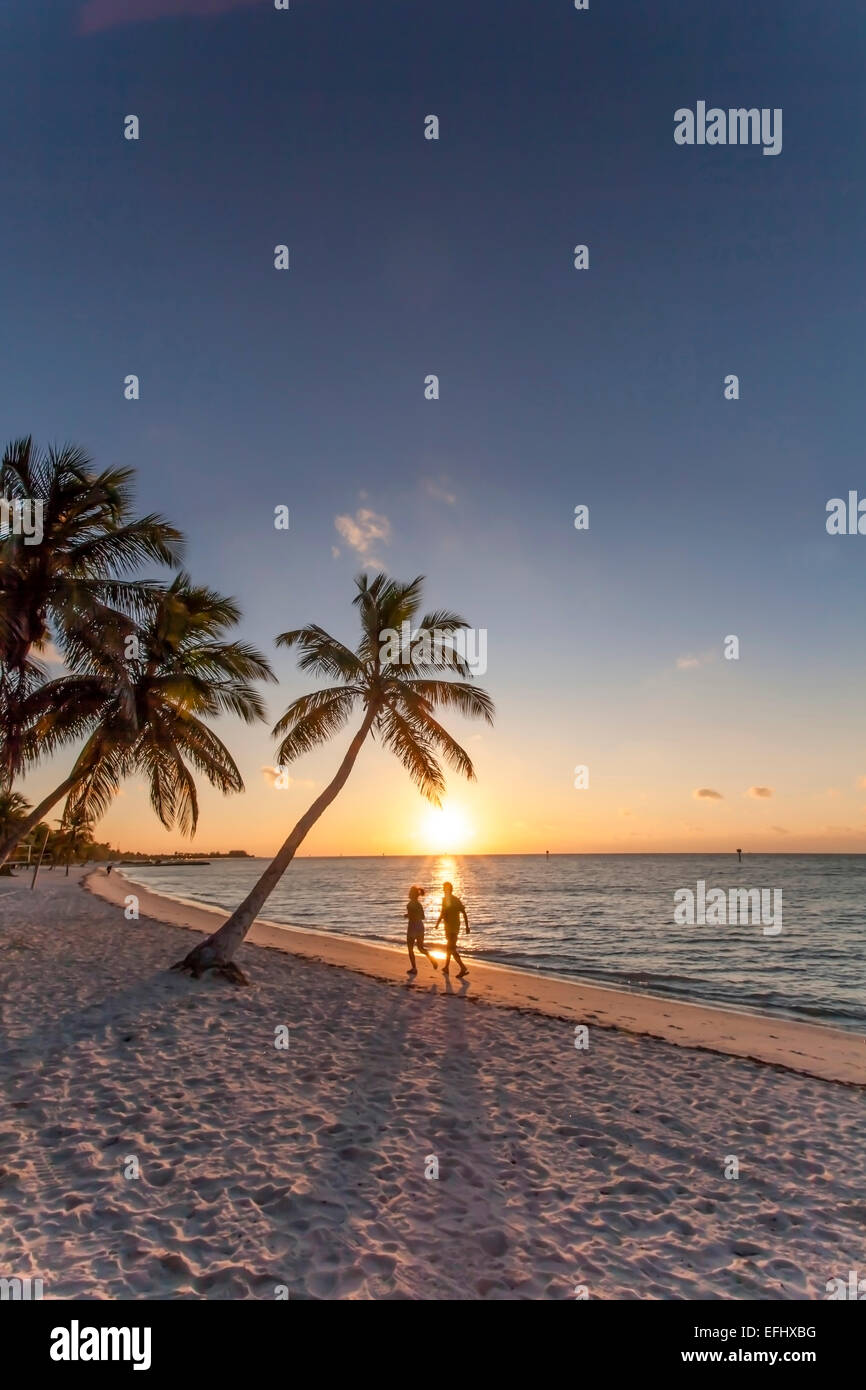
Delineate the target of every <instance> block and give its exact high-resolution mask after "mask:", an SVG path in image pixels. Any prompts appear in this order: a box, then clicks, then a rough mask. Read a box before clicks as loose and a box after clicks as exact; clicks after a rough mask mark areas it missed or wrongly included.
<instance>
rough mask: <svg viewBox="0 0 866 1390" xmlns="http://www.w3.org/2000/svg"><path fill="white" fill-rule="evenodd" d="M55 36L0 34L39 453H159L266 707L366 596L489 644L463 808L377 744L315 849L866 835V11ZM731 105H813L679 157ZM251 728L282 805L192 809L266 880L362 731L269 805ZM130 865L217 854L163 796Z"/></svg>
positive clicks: (501, 7)
mask: <svg viewBox="0 0 866 1390" xmlns="http://www.w3.org/2000/svg"><path fill="white" fill-rule="evenodd" d="M48 8H49V9H50V14H49V13H48V9H47V8H46V7H44V6H34V5H33V4H32V3H31V2H30V0H28V2H27V3H25V0H7V4H6V5H5V6H4V8H3V14H2V17H0V54H2V57H0V63H2V73H3V80H2V83H0V109H2V121H3V129H4V140H3V148H2V153H0V167H2V170H3V184H4V193H5V200H6V203H7V205H10V204H14V206H15V207H16V208H17V209H18V210H19V213H20V212H21V211H22V210H23V211H24V214H25V215H19V216H16V217H15V218H4V219H2V222H0V292H2V300H3V305H4V321H5V334H4V342H5V349H6V350H5V352H4V361H3V368H2V372H0V406H2V410H0V419H2V421H3V435H4V439H8V438H12V437H14V436H18V435H22V434H26V433H32V434H33V435H34V436H35V437H36V439H37V440H39V441H40V442H41V443H43V444H46V443H48V442H51V441H64V440H67V439H70V440H74V441H75V442H77V443H79V444H81V445H82V446H83V447H85V448H86V449H87V450H88V451H89V452H90V453H91V455H92V456H93V458H94V460H95V462H96V463H97V464H98V465H99V466H100V467H107V466H109V465H115V464H122V465H131V466H134V467H135V468H136V470H137V473H138V503H139V507H140V510H141V511H148V510H160V511H163V512H165V513H166V514H167V515H168V516H169V517H170V518H171V519H172V520H173V521H174V522H175V523H176V524H177V525H179V526H181V527H182V528H183V529H184V530H185V531H186V533H187V535H188V537H189V548H188V555H187V566H188V568H189V569H190V571H191V572H192V574H193V576H194V578H195V579H196V580H198V581H200V582H203V583H208V584H211V585H213V586H215V587H218V588H220V589H221V590H223V591H224V592H227V593H230V594H233V595H235V596H236V597H237V598H238V600H239V601H240V603H241V605H242V607H243V610H244V615H245V616H244V622H243V625H242V629H241V632H240V635H241V636H243V637H244V638H246V639H247V640H250V641H254V642H256V643H257V644H258V645H259V646H261V647H262V648H263V649H264V650H265V651H267V652H268V653H269V654H270V655H271V656H272V658H273V660H274V664H275V667H276V669H277V671H278V673H279V675H280V686H279V688H278V689H277V688H276V687H274V688H272V689H271V690H269V691H268V700H269V702H270V707H271V710H272V714H273V718H274V719H276V718H277V717H278V715H279V714H280V713H281V712H282V710H283V709H284V707H285V706H286V704H288V702H289V701H290V700H291V699H292V698H293V697H295V696H296V695H297V694H299V693H301V692H302V691H303V690H304V689H306V688H308V686H309V684H310V682H309V680H308V679H307V678H305V677H303V676H299V675H298V674H297V672H296V670H295V667H294V662H293V660H292V657H291V653H287V652H277V651H275V649H274V648H273V637H274V636H275V634H276V633H278V632H280V631H283V630H285V629H286V628H290V627H294V626H297V625H299V624H300V623H302V622H305V621H315V622H318V623H320V624H321V625H322V626H324V627H326V628H328V629H329V630H331V631H333V632H334V633H335V634H336V635H338V636H340V637H341V638H343V639H344V640H348V641H352V642H354V631H355V630H354V610H353V609H352V607H351V597H352V592H353V577H354V575H355V574H356V573H357V572H358V571H359V570H361V569H362V568H363V567H364V566H366V565H370V566H376V565H377V564H381V565H382V566H383V567H385V568H386V569H387V570H388V571H389V572H391V573H393V574H394V575H395V576H397V577H399V578H402V579H408V578H411V577H412V576H414V575H415V574H419V573H420V574H424V575H426V576H427V589H426V598H427V606H429V607H431V608H433V607H450V608H455V609H457V610H458V611H460V612H461V613H463V614H464V615H465V617H466V618H467V620H468V621H469V622H470V623H471V624H472V625H473V626H474V627H478V628H484V629H486V631H487V634H488V635H487V648H488V670H487V672H486V674H485V675H484V677H483V679H482V680H481V684H483V685H484V686H485V687H486V688H487V689H488V690H489V691H490V693H491V695H492V696H493V698H494V700H495V701H496V704H497V709H498V716H497V720H496V725H495V728H494V729H492V730H491V729H488V728H484V727H482V726H475V725H466V724H460V722H459V721H451V723H450V725H449V727H451V728H452V730H453V732H454V733H455V734H456V735H457V737H458V738H460V739H461V741H463V742H464V743H465V744H466V746H467V748H468V749H469V751H470V752H471V754H472V757H473V759H474V760H475V763H476V767H477V772H478V782H477V784H474V785H471V786H470V785H467V784H466V783H460V782H458V781H457V780H456V778H454V777H451V778H450V780H449V797H448V810H449V815H450V820H448V821H446V822H445V824H444V825H439V824H433V823H431V820H430V811H429V807H428V806H427V805H426V803H424V802H423V801H422V800H421V798H420V797H419V795H418V793H417V792H416V791H415V789H414V786H413V785H412V783H411V782H410V781H409V778H408V776H407V774H406V773H405V772H404V771H403V769H402V768H401V767H400V766H399V765H398V764H397V763H396V762H395V761H394V760H393V759H392V758H390V757H388V756H387V755H385V754H383V753H382V752H381V751H380V750H379V749H377V748H375V747H373V746H368V747H367V748H366V749H365V750H364V751H363V753H362V755H361V757H360V760H359V763H358V765H357V768H356V770H355V772H354V774H353V776H352V779H351V781H350V783H349V784H348V786H347V788H346V789H345V791H344V792H343V793H342V795H341V796H340V798H339V799H338V801H337V803H336V804H335V806H333V807H332V808H331V809H330V810H329V812H327V814H326V816H325V817H324V819H323V820H322V821H321V822H320V824H319V825H318V826H317V828H316V829H315V830H314V832H313V833H312V834H311V835H310V837H309V839H308V840H307V842H306V844H305V846H304V852H309V853H315V854H339V853H344V854H380V853H382V852H385V853H388V854H404V853H413V852H418V853H427V852H430V851H437V850H451V851H465V852H469V853H495V852H508V853H512V852H521V851H543V850H545V849H550V850H551V852H564V851H586V852H591V851H615V850H620V851H684V850H718V851H730V850H732V849H733V848H735V847H736V846H738V845H739V846H742V847H743V848H745V849H748V850H751V851H753V852H757V851H781V852H791V851H822V850H823V851H849V850H857V851H861V850H866V742H864V738H863V709H864V698H866V648H864V640H863V623H862V608H863V591H864V584H863V574H864V566H866V536H841V537H831V536H829V535H828V534H827V531H826V528H825V519H826V504H827V501H828V499H830V498H833V497H847V494H848V491H849V489H856V488H858V487H859V488H860V490H861V493H862V494H866V470H864V468H863V463H862V457H863V449H862V421H861V419H860V418H859V417H860V410H859V408H855V402H856V401H860V400H862V396H863V381H862V377H863V360H864V357H863V346H864V343H863V330H862V322H863V305H862V302H861V301H862V290H860V291H859V292H858V291H857V290H856V287H860V286H862V283H863V280H862V218H863V213H864V206H863V190H862V178H861V173H862V167H863V156H864V142H863V137H862V130H863V125H862V118H861V116H860V114H859V112H860V106H859V102H860V100H861V98H860V97H859V96H858V94H857V93H858V84H859V82H860V80H861V75H862V63H863V58H864V52H863V49H864V30H863V24H862V17H861V16H859V15H858V14H857V13H856V9H855V7H853V6H852V7H843V8H842V9H839V10H834V12H833V22H832V25H830V24H826V23H825V22H824V18H823V17H822V16H823V11H822V10H821V9H820V8H819V7H818V6H817V5H811V4H804V5H802V6H798V7H796V8H795V9H794V10H793V11H792V8H791V7H790V6H785V7H784V13H785V26H784V29H783V30H780V28H779V27H778V25H777V24H776V22H775V21H776V10H777V8H778V7H774V6H772V5H767V6H762V5H758V6H757V7H756V6H755V5H754V3H753V0H752V3H748V4H747V3H744V2H743V3H739V0H734V3H731V4H728V5H725V6H723V7H709V6H695V5H694V4H693V3H690V0H679V2H678V3H674V0H660V3H656V4H653V5H651V6H647V7H642V6H629V7H628V22H627V23H625V22H624V18H623V13H622V7H620V6H616V5H609V4H606V3H602V0H599V3H598V4H596V2H595V0H592V5H591V8H590V10H589V11H587V12H576V11H575V10H574V8H573V7H572V6H570V4H569V3H567V0H556V2H554V0H544V3H539V0H496V3H494V2H493V0H477V2H476V3H475V4H473V5H472V6H471V14H470V9H468V8H467V6H466V4H465V0H460V3H458V0H440V3H437V5H435V6H433V7H427V6H422V5H418V4H410V3H397V0H370V3H368V4H364V5H357V4H354V5H350V4H347V3H345V0H341V2H340V3H337V2H336V0H292V4H291V9H290V10H289V11H288V12H277V11H275V9H274V7H273V5H272V4H270V3H269V0H260V3H256V0H246V3H234V4H232V3H231V0H172V4H171V5H168V4H167V3H163V0H125V3H121V0H89V2H88V3H86V4H85V3H82V0H75V3H73V2H72V0H54V3H52V5H51V6H50V7H48ZM169 11H170V12H171V17H166V15H167V13H168V12H169ZM770 54H772V58H771V57H770V56H768V55H770ZM768 74H771V76H770V77H768ZM704 99H706V100H707V102H708V104H717V105H719V106H721V107H724V108H727V107H737V106H746V107H752V106H756V107H768V108H777V107H778V108H782V109H783V110H784V146H783V150H782V153H781V154H780V155H779V156H778V157H775V158H764V157H762V154H761V150H760V148H748V147H747V148H740V147H729V148H708V147H702V148H699V147H682V146H677V145H676V144H675V143H674V139H673V129H674V111H675V110H676V109H677V108H679V107H683V106H694V105H695V104H696V102H697V101H698V100H704ZM129 113H135V114H137V115H138V116H139V119H140V122H141V138H140V140H139V141H137V142H131V141H126V140H124V138H123V120H124V117H125V116H126V115H127V114H129ZM430 113H434V114H436V115H438V117H439V119H440V123H441V130H440V139H439V140H438V141H427V140H425V139H424V118H425V116H427V115H428V114H430ZM280 243H285V244H287V245H288V246H289V248H290V254H291V268H290V270H288V271H287V272H280V271H277V270H275V269H274V246H275V245H277V244H280ZM578 243H585V244H587V245H588V246H589V248H590V268H589V269H588V270H586V271H577V270H575V269H574V267H573V250H572V248H573V247H574V246H575V245H576V244H578ZM128 373H136V374H138V375H139V376H140V380H141V399H140V400H139V401H135V402H130V401H126V400H124V396H123V381H124V378H125V377H126V375H127V374H128ZM431 373H435V374H437V375H438V376H439V379H440V393H441V394H440V399H439V400H438V401H428V400H425V398H424V380H425V377H426V376H428V374H431ZM728 373H736V374H737V375H738V376H739V381H740V399H739V400H737V401H728V400H725V399H724V396H723V385H724V378H725V376H726V375H727V374H728ZM279 504H285V505H286V506H288V507H289V508H290V511H291V529H290V530H289V531H288V532H285V531H277V530H275V529H274V525H273V515H274V508H275V506H277V505H279ZM578 504H585V505H587V506H588V507H589V509H590V527H589V530H587V531H576V530H575V528H574V525H573V516H574V508H575V506H576V505H578ZM729 634H736V635H737V636H738V637H739V641H740V659H739V660H737V661H729V660H725V659H724V657H723V644H724V640H725V638H726V636H727V635H729ZM314 683H315V682H314ZM314 683H313V684H314ZM357 722H360V717H359V719H358V721H357ZM220 731H221V733H222V736H223V737H224V738H225V740H226V741H227V743H228V744H229V746H230V748H231V749H232V751H233V752H234V754H235V756H236V758H237V761H238V763H239V765H240V767H241V770H242V772H243V775H244V777H245V780H246V784H247V792H246V794H245V795H243V796H238V797H234V798H229V799H223V798H221V797H219V796H217V795H216V794H215V793H212V792H211V791H210V790H209V789H208V788H207V787H205V786H202V787H201V789H200V797H201V807H202V812H201V819H200V826H199V832H198V835H197V837H196V840H195V842H194V847H196V848H198V849H200V850H201V851H203V852H207V851H208V850H212V849H231V848H244V849H247V850H249V851H251V852H256V853H269V852H270V851H272V850H274V849H276V847H277V845H278V844H279V843H280V841H281V840H282V839H283V838H284V836H285V833H286V832H287V830H288V829H289V828H290V826H291V824H292V823H293V822H294V820H295V819H296V818H297V816H298V815H299V814H300V813H301V812H302V811H303V810H304V809H305V807H306V805H307V803H308V802H309V800H310V799H311V798H312V796H314V795H315V794H316V792H317V791H318V790H321V788H322V787H323V786H324V784H325V782H326V781H327V780H328V778H329V777H330V775H331V774H332V772H333V771H334V770H335V768H336V766H337V763H338V762H339V759H340V757H341V756H342V752H343V749H344V748H345V746H346V743H347V742H348V738H349V736H350V735H349V733H348V732H347V733H345V734H344V735H343V736H342V737H341V738H339V739H338V740H337V741H336V742H335V743H334V745H333V746H331V747H329V748H328V749H326V750H324V751H322V752H320V753H319V754H317V755H315V756H311V757H309V758H307V759H305V760H304V761H302V762H300V763H298V764H297V765H295V766H294V768H293V770H292V775H293V779H294V780H293V782H292V785H291V786H290V788H289V789H288V790H287V791H280V790H276V789H275V788H274V787H273V785H272V782H273V777H272V775H271V774H269V771H268V770H269V769H270V768H271V767H272V766H273V762H274V744H273V741H272V740H271V739H270V737H269V734H268V729H267V727H265V726H261V727H260V728H258V729H253V730H250V729H247V728H245V727H242V726H240V725H239V724H236V723H233V722H231V721H224V722H223V724H222V725H221V728H220ZM72 756H73V754H72V750H70V752H69V753H68V754H67V755H65V756H64V757H63V758H60V759H58V760H56V761H55V763H53V764H51V765H45V766H44V767H42V768H40V769H39V771H38V773H36V774H34V775H33V776H32V777H31V778H29V779H28V781H27V783H26V785H25V788H24V789H25V791H26V793H27V795H28V796H29V797H30V799H31V800H33V801H36V800H38V799H39V797H40V796H41V795H42V794H44V793H45V792H46V791H47V790H48V789H49V787H50V786H51V785H52V784H53V783H56V782H58V781H59V780H60V778H61V776H62V774H63V770H64V769H65V767H66V766H67V765H68V764H69V762H70V761H71V758H72ZM578 764H585V765H587V766H588V767H589V774H590V778H589V780H590V785H589V788H588V789H586V790H576V789H575V788H574V786H573V781H574V769H575V766H576V765H578ZM699 792H702V793H703V794H702V795H698V793H699ZM707 793H710V794H707ZM98 837H99V838H100V839H102V838H108V839H110V840H111V842H112V843H113V844H115V845H118V844H119V845H120V846H121V847H122V848H124V849H140V850H146V851H165V850H171V849H174V848H180V847H184V848H189V844H188V842H186V841H184V840H183V839H182V837H181V836H180V835H178V834H176V833H167V832H164V831H163V830H162V829H161V827H160V826H159V824H158V822H157V820H156V818H155V816H154V815H153V813H152V812H151V810H150V809H149V804H148V800H147V795H146V793H145V792H144V791H143V789H141V788H140V787H139V786H138V785H137V784H136V782H135V781H131V782H130V783H129V784H128V785H127V786H126V787H125V789H124V792H123V795H122V796H121V797H119V798H118V801H117V803H116V805H115V807H114V808H113V810H112V811H111V812H110V814H109V815H108V816H107V817H106V819H105V820H104V821H103V822H102V823H101V825H100V827H99V829H98Z"/></svg>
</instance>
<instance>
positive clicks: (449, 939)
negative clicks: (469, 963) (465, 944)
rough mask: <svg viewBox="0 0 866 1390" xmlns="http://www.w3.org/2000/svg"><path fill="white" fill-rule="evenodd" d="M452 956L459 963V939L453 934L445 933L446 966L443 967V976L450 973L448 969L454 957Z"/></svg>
mask: <svg viewBox="0 0 866 1390" xmlns="http://www.w3.org/2000/svg"><path fill="white" fill-rule="evenodd" d="M452 956H453V957H454V959H455V960H456V961H457V962H458V963H459V961H460V957H459V956H458V954H457V937H456V936H455V935H454V934H453V933H452V932H449V931H446V933H445V964H444V965H443V967H442V974H443V975H448V974H449V973H450V972H449V969H448V967H449V965H450V964H451V957H452Z"/></svg>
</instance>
